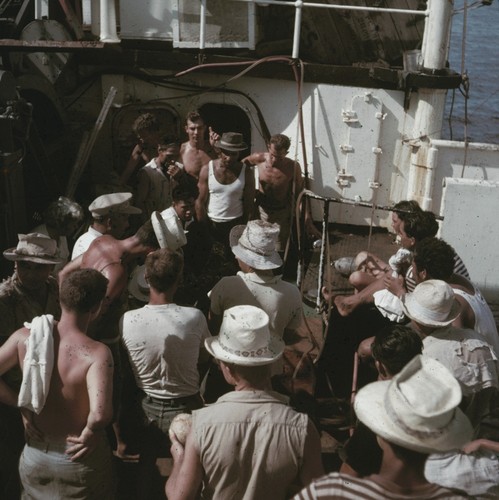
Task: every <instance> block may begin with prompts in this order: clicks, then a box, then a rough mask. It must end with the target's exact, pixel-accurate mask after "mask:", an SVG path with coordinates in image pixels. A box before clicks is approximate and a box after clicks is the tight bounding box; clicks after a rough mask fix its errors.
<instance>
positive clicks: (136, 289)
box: [128, 264, 149, 302]
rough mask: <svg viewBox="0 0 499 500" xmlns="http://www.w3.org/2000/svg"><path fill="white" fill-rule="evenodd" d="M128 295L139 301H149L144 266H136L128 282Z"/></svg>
mask: <svg viewBox="0 0 499 500" xmlns="http://www.w3.org/2000/svg"><path fill="white" fill-rule="evenodd" d="M128 291H129V292H130V295H132V296H133V297H135V298H136V299H137V300H140V301H141V302H149V283H148V282H147V281H146V266H145V264H143V265H142V266H137V267H136V268H135V269H134V270H133V273H132V276H131V278H130V281H129V282H128Z"/></svg>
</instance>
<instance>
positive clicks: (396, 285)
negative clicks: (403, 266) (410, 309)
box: [383, 269, 406, 298]
mask: <svg viewBox="0 0 499 500" xmlns="http://www.w3.org/2000/svg"><path fill="white" fill-rule="evenodd" d="M383 283H384V284H385V288H386V289H387V290H388V291H389V292H391V293H393V295H395V296H396V297H398V298H400V297H402V295H404V294H405V292H406V289H405V281H404V277H403V276H397V277H396V278H394V277H393V276H392V271H391V269H390V270H389V271H388V272H386V273H385V276H384V277H383Z"/></svg>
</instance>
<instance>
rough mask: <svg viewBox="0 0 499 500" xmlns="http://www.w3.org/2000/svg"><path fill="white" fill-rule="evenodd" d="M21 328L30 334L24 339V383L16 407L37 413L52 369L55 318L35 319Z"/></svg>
mask: <svg viewBox="0 0 499 500" xmlns="http://www.w3.org/2000/svg"><path fill="white" fill-rule="evenodd" d="M24 326H25V327H26V328H29V329H30V334H29V337H28V338H27V339H26V356H25V357H24V368H23V381H22V384H21V390H20V391H19V398H18V401H17V404H18V406H20V407H23V408H27V409H28V410H31V411H34V412H35V413H36V414H39V413H40V412H41V411H42V409H43V407H44V405H45V401H46V399H47V395H48V392H49V388H50V378H51V377H52V369H53V367H54V337H53V335H52V329H53V328H54V317H53V316H52V315H51V314H44V315H43V316H37V317H36V318H33V320H32V321H31V324H30V323H25V324H24Z"/></svg>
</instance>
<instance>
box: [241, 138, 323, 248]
mask: <svg viewBox="0 0 499 500" xmlns="http://www.w3.org/2000/svg"><path fill="white" fill-rule="evenodd" d="M289 146H290V140H289V137H287V136H285V135H283V134H276V135H273V136H272V137H271V138H270V141H269V144H268V151H267V152H266V153H254V154H252V155H250V156H248V157H246V158H245V159H244V160H243V162H245V163H250V164H252V165H257V167H258V189H257V192H256V205H257V206H258V213H257V216H258V217H259V218H260V219H262V220H264V221H267V222H276V223H277V224H279V226H280V227H281V231H280V234H279V244H278V248H277V249H278V251H279V252H284V251H285V250H286V245H287V242H288V239H289V236H290V233H291V223H292V220H293V211H294V206H295V201H296V198H297V196H298V194H299V193H300V192H301V191H302V190H303V188H304V181H303V176H302V173H301V168H300V164H299V163H298V162H296V161H293V160H291V159H290V158H287V156H286V155H287V154H288V151H289ZM305 229H306V231H307V233H308V234H309V235H310V236H312V237H313V238H321V234H320V232H319V231H317V229H316V228H315V227H314V225H313V220H312V216H311V213H310V209H309V207H308V204H307V209H306V211H305Z"/></svg>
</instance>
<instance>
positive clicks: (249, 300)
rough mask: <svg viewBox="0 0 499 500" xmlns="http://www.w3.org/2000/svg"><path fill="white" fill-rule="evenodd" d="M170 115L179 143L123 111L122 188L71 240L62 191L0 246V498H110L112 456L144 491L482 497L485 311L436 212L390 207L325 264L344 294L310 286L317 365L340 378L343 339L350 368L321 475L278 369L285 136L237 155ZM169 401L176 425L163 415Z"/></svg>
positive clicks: (489, 478) (489, 468)
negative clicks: (355, 387) (381, 252)
mask: <svg viewBox="0 0 499 500" xmlns="http://www.w3.org/2000/svg"><path fill="white" fill-rule="evenodd" d="M185 132H186V134H187V138H188V140H187V141H186V142H185V143H183V144H180V142H179V141H178V140H177V138H175V137H173V136H171V135H168V134H165V133H164V131H162V130H161V129H160V126H159V124H158V122H157V120H156V119H155V116H154V114H152V113H147V114H145V115H141V116H139V117H138V119H137V120H136V122H135V124H134V133H135V134H136V136H137V144H136V145H135V146H134V148H133V151H132V154H131V156H130V160H129V161H128V163H127V165H126V166H125V168H124V169H123V172H122V173H121V181H122V183H123V184H126V185H129V186H130V190H129V191H128V190H127V191H120V192H112V193H105V194H102V195H100V196H98V197H97V198H95V199H94V200H93V201H92V203H90V205H89V206H88V211H87V216H88V219H89V224H88V229H87V230H86V231H83V232H80V235H79V237H78V238H77V239H76V240H71V239H70V240H69V241H68V238H71V236H72V235H73V234H74V232H75V229H76V228H77V227H81V226H82V223H83V218H84V214H85V211H84V210H83V209H82V208H81V206H80V205H79V204H78V203H76V202H74V201H72V200H69V199H67V198H65V197H60V198H59V199H58V200H57V201H55V202H53V203H52V204H51V205H50V206H49V207H48V208H47V210H46V211H45V213H44V224H43V225H41V226H38V227H37V228H34V229H33V230H32V231H31V232H29V233H27V234H20V235H19V241H18V243H17V246H15V247H13V248H9V249H5V250H4V252H3V256H4V258H5V259H7V260H9V261H12V262H13V263H14V270H13V274H12V276H10V277H8V278H7V279H5V280H4V281H3V282H2V283H1V284H0V498H13V499H15V498H20V497H21V496H22V498H33V499H44V498H47V499H48V498H51V499H52V498H60V499H64V498H81V499H94V498H95V499H112V498H118V497H117V493H116V492H117V485H116V462H117V461H119V460H124V461H126V460H137V461H138V466H137V469H138V473H137V481H136V485H135V488H136V491H135V493H134V494H135V496H136V498H144V499H146V498H147V499H154V498H165V495H166V496H167V498H169V499H172V500H173V499H189V498H214V499H217V500H218V499H231V500H232V499H248V500H249V499H266V498H273V499H275V498H282V499H284V498H291V497H293V498H296V499H309V498H360V499H363V498H366V499H383V498H428V499H433V498H435V499H436V498H439V499H441V498H449V499H450V498H455V499H457V498H465V497H467V496H473V497H476V496H480V495H494V494H498V493H499V486H498V484H499V459H498V455H499V443H498V442H496V440H495V438H496V436H495V434H493V433H491V431H490V429H491V428H494V425H493V423H494V421H495V420H494V417H495V416H496V410H497V402H498V398H497V394H498V390H499V375H498V374H499V365H498V363H499V362H498V358H499V337H498V332H497V327H496V324H495V320H494V317H493V315H492V312H491V310H490V307H489V306H488V305H487V302H486V301H485V300H484V298H483V296H482V295H481V293H480V291H479V290H478V289H477V288H476V286H474V285H473V283H472V282H471V281H470V276H469V274H468V272H467V270H466V267H465V265H464V263H463V262H462V260H461V259H460V258H459V256H458V255H457V254H456V252H455V251H454V249H453V248H452V247H451V246H450V245H448V244H447V243H446V242H445V241H443V240H441V239H438V238H436V234H437V231H438V224H437V222H436V220H435V216H434V215H433V214H432V213H431V212H427V211H424V210H422V209H421V208H420V207H419V205H418V204H417V203H416V202H414V201H403V202H399V203H397V204H396V205H394V207H393V212H392V223H393V230H394V232H395V234H396V235H397V238H398V240H399V243H400V246H401V250H399V252H397V253H396V254H395V255H393V256H392V257H391V258H390V259H389V261H388V262H385V261H384V260H383V259H381V258H380V257H378V256H376V255H373V254H370V253H368V252H362V253H360V254H359V255H357V256H352V257H351V258H346V259H340V260H338V261H337V262H336V263H335V267H336V268H337V270H338V271H339V272H341V273H342V274H344V275H345V276H348V277H349V280H350V283H351V285H352V287H353V288H354V289H355V292H356V293H354V294H353V295H349V296H336V297H332V296H331V294H330V292H329V290H327V289H324V291H323V293H324V296H325V299H326V301H328V302H329V303H330V304H331V312H330V317H329V330H328V333H327V338H326V343H325V346H324V348H323V351H322V352H321V355H320V359H318V362H317V371H318V377H319V376H323V377H325V378H327V380H328V386H329V387H330V388H331V389H332V390H333V391H334V392H335V394H336V395H340V396H344V395H345V396H346V395H347V394H343V392H345V391H346V389H345V387H348V388H350V387H351V380H350V377H351V376H352V375H351V374H352V369H351V368H352V367H351V366H349V364H348V363H346V362H345V360H347V359H349V360H351V359H353V353H354V351H357V350H358V353H359V357H360V359H361V360H362V362H361V365H362V366H361V370H364V372H365V381H366V382H368V383H365V384H363V385H364V386H363V387H362V389H361V390H360V391H359V392H358V393H357V394H356V397H355V403H354V409H355V414H356V417H357V419H358V421H359V422H358V425H357V427H356V429H355V431H354V433H353V435H352V436H351V438H350V439H349V440H348V441H347V443H346V444H345V446H344V448H343V452H342V460H343V465H342V467H341V470H340V471H339V472H330V471H327V472H329V473H328V474H327V475H325V471H324V467H323V463H322V459H321V441H320V432H321V429H319V428H317V421H316V420H315V419H313V418H311V417H309V416H308V415H307V414H305V413H302V412H299V411H297V410H296V409H294V408H292V406H290V402H289V398H288V396H289V395H284V394H281V393H280V392H279V391H280V390H281V389H282V386H280V385H279V384H278V378H279V376H280V375H281V374H282V372H283V364H282V356H283V353H284V350H285V346H286V343H290V342H292V341H293V339H296V334H297V330H298V328H299V327H300V325H301V322H302V316H303V310H302V301H301V295H300V292H299V290H298V288H297V286H296V285H295V284H294V283H291V282H289V281H287V280H286V279H284V278H283V268H284V264H285V262H284V261H283V257H284V256H285V255H286V254H287V252H286V249H287V248H288V247H289V246H290V245H293V238H294V236H295V235H294V234H293V216H294V214H295V208H296V207H295V205H296V203H297V200H299V199H300V198H299V193H300V192H301V191H302V190H303V188H304V180H303V177H302V173H301V168H300V165H299V164H298V163H297V162H296V161H293V160H291V159H290V158H288V157H287V154H288V151H289V148H290V140H289V138H288V137H286V136H284V135H282V134H276V135H274V136H272V137H270V138H269V141H268V150H267V151H266V152H261V153H253V154H250V155H248V156H246V157H245V158H242V159H241V158H240V156H241V154H242V152H243V151H247V150H248V145H247V144H246V143H245V141H244V137H243V135H242V134H241V133H239V132H225V133H223V134H221V135H219V134H218V133H216V132H215V131H213V130H212V129H211V127H207V126H206V124H205V122H204V120H203V118H202V116H201V115H200V114H199V113H198V112H192V113H190V114H189V115H188V116H187V119H186V123H185ZM302 210H303V213H304V217H303V220H304V223H305V231H306V232H307V233H308V234H309V235H310V237H311V238H313V239H317V237H318V236H319V237H320V233H318V231H317V229H316V228H315V227H314V225H313V222H312V217H311V213H310V207H309V206H308V205H307V203H306V202H304V203H303V206H302ZM70 250H72V253H71V254H70ZM70 255H71V258H70ZM376 379H377V381H375V380H376ZM185 413H188V414H192V417H191V420H190V428H189V429H188V432H187V438H186V440H185V441H184V440H183V439H181V437H180V435H177V434H176V433H175V431H172V429H171V424H172V421H173V420H174V417H175V416H176V415H178V414H185ZM113 453H114V458H113ZM165 457H172V458H173V469H172V470H171V472H169V473H168V476H169V477H168V481H167V482H166V485H165V479H166V477H165V474H164V473H163V474H162V473H161V467H160V466H161V460H162V459H164V458H165Z"/></svg>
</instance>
